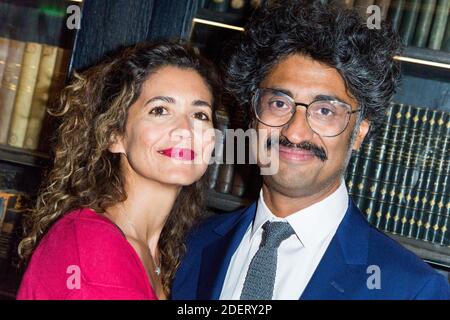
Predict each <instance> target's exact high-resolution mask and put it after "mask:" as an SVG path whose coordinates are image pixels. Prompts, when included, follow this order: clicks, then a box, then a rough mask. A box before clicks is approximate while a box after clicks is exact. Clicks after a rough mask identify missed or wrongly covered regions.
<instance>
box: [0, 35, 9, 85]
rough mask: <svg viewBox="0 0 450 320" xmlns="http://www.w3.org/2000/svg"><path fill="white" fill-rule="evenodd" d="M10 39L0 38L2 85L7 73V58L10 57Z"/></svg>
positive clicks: (0, 77)
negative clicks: (4, 74) (4, 75)
mask: <svg viewBox="0 0 450 320" xmlns="http://www.w3.org/2000/svg"><path fill="white" fill-rule="evenodd" d="M8 47H9V39H8V38H2V37H0V83H1V81H2V78H3V73H4V72H5V66H6V58H7V56H8Z"/></svg>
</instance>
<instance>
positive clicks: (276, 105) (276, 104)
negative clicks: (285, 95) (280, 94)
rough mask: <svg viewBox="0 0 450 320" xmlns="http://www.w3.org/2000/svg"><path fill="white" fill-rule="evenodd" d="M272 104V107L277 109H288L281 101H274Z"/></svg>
mask: <svg viewBox="0 0 450 320" xmlns="http://www.w3.org/2000/svg"><path fill="white" fill-rule="evenodd" d="M270 104H271V106H272V107H275V108H276V109H283V108H287V105H286V103H285V102H284V101H281V100H275V101H272V102H271V103H270Z"/></svg>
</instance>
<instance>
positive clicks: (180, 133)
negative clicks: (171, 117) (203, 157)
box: [171, 116, 192, 140]
mask: <svg viewBox="0 0 450 320" xmlns="http://www.w3.org/2000/svg"><path fill="white" fill-rule="evenodd" d="M171 137H172V138H173V139H176V140H183V139H192V125H191V121H190V119H189V117H187V116H181V117H180V118H179V119H178V121H177V122H176V124H175V127H174V128H173V130H172V132H171Z"/></svg>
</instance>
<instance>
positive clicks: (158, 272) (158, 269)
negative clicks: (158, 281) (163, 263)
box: [155, 267, 161, 276]
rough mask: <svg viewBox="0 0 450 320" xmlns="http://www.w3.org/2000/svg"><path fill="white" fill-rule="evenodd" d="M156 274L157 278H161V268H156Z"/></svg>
mask: <svg viewBox="0 0 450 320" xmlns="http://www.w3.org/2000/svg"><path fill="white" fill-rule="evenodd" d="M155 273H156V275H157V276H159V275H160V274H161V268H160V267H156V268H155Z"/></svg>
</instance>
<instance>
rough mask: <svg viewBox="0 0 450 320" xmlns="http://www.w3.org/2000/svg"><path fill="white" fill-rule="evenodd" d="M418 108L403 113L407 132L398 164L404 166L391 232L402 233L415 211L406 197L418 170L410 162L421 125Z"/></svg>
mask: <svg viewBox="0 0 450 320" xmlns="http://www.w3.org/2000/svg"><path fill="white" fill-rule="evenodd" d="M418 116H419V109H417V108H415V107H411V108H410V109H409V110H408V111H407V112H406V114H405V117H406V118H407V119H408V126H407V127H405V128H404V131H405V132H406V133H407V137H405V143H406V148H405V149H404V150H403V153H402V154H401V155H400V156H401V157H400V159H399V165H400V166H402V167H403V168H404V170H403V177H402V179H401V182H400V191H399V192H398V194H397V197H398V203H397V206H396V211H395V213H394V220H396V222H397V224H395V229H394V230H393V232H395V233H398V234H402V235H404V234H405V232H407V230H408V228H409V219H410V216H411V215H414V214H415V212H414V211H413V210H411V209H410V208H408V200H407V199H408V197H409V195H410V193H411V189H412V188H413V186H414V185H415V183H416V181H417V178H418V175H417V173H418V171H417V170H416V167H414V165H413V164H412V163H413V162H414V154H415V152H416V143H417V139H416V138H417V136H418V134H417V133H418V130H419V129H418V128H419V126H420V125H421V121H419V117H418Z"/></svg>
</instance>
